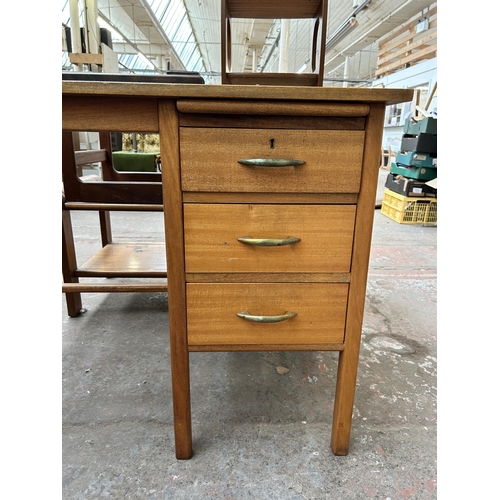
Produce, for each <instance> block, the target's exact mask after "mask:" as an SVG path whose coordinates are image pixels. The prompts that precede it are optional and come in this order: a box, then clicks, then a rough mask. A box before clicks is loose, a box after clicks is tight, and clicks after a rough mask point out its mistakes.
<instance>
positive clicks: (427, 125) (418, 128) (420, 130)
mask: <svg viewBox="0 0 500 500" xmlns="http://www.w3.org/2000/svg"><path fill="white" fill-rule="evenodd" d="M403 133H405V134H409V135H418V134H424V133H425V134H436V135H437V133H438V132H437V118H432V117H427V118H423V119H422V120H418V121H415V120H413V119H411V118H407V119H406V121H405V124H404V128H403Z"/></svg>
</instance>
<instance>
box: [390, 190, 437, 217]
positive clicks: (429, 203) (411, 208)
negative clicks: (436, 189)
mask: <svg viewBox="0 0 500 500" xmlns="http://www.w3.org/2000/svg"><path fill="white" fill-rule="evenodd" d="M381 212H382V213H383V214H384V215H386V216H387V217H389V218H390V219H392V220H395V221H396V222H399V223H400V224H437V198H414V197H408V196H403V195H402V194H399V193H396V192H394V191H391V190H390V189H385V190H384V198H383V200H382V207H381Z"/></svg>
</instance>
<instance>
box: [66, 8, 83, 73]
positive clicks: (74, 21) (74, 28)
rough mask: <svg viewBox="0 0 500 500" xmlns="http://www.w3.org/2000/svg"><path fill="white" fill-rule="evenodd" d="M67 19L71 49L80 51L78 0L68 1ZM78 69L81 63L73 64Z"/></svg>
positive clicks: (78, 52) (77, 52)
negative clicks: (69, 24)
mask: <svg viewBox="0 0 500 500" xmlns="http://www.w3.org/2000/svg"><path fill="white" fill-rule="evenodd" d="M69 20H70V23H71V26H70V27H71V51H72V52H73V54H81V53H82V39H81V37H80V12H79V9H78V0H70V2H69ZM73 66H75V69H76V70H78V71H82V70H83V65H82V64H74V65H73Z"/></svg>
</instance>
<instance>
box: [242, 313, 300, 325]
mask: <svg viewBox="0 0 500 500" xmlns="http://www.w3.org/2000/svg"><path fill="white" fill-rule="evenodd" d="M236 314H237V316H239V317H240V318H243V319H246V320H248V321H253V322H254V323H278V322H280V321H285V320H287V319H291V318H293V317H294V316H297V313H296V312H293V311H286V312H285V313H284V314H281V315H279V316H256V315H253V314H250V313H249V312H247V311H245V312H239V313H236Z"/></svg>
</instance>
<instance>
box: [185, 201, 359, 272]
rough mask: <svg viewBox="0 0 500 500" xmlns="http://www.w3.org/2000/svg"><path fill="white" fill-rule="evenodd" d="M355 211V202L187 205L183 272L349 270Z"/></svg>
mask: <svg viewBox="0 0 500 500" xmlns="http://www.w3.org/2000/svg"><path fill="white" fill-rule="evenodd" d="M355 212H356V207H355V206H354V205H279V204H278V205H261V204H256V205H250V204H189V203H187V204H185V205H184V242H185V252H186V272H187V273H293V272H297V273H299V272H300V273H341V272H349V271H350V268H351V252H352V239H353V233H354V217H355ZM243 237H249V238H252V239H256V238H259V239H279V241H267V240H266V241H254V240H250V241H248V242H242V241H239V240H238V238H243ZM290 237H293V238H298V239H300V241H295V242H292V243H289V241H290V240H287V239H288V238H290ZM281 240H284V241H281ZM292 241H293V240H292ZM276 244H278V246H275V245H276Z"/></svg>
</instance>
